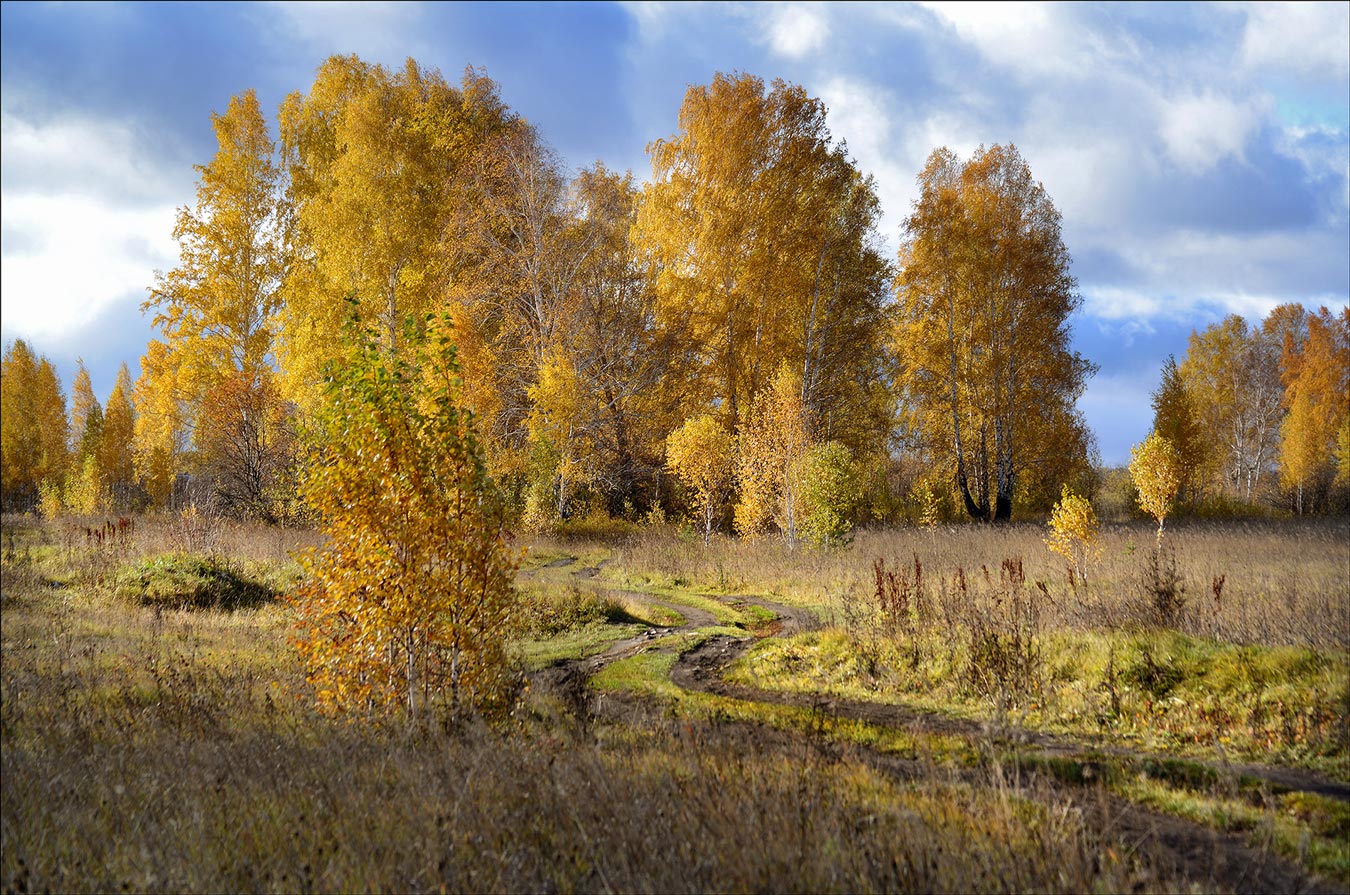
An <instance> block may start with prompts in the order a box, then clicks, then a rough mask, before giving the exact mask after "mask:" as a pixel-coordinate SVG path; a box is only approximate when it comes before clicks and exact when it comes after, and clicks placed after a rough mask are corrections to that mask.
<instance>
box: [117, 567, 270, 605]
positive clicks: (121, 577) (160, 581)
mask: <svg viewBox="0 0 1350 895" xmlns="http://www.w3.org/2000/svg"><path fill="white" fill-rule="evenodd" d="M114 593H116V594H117V596H119V597H122V598H123V599H129V600H134V601H136V602H138V603H142V604H145V605H147V606H159V607H162V608H165V609H224V610H235V609H251V608H255V607H257V606H261V605H262V604H264V603H266V602H268V601H269V600H271V599H272V598H273V596H274V595H275V594H274V591H272V590H271V589H269V588H268V587H267V586H266V585H265V584H263V583H262V582H259V581H256V580H254V579H252V578H247V577H244V576H243V575H241V574H240V573H239V572H238V571H236V570H235V569H234V568H232V567H230V566H228V565H225V564H223V563H220V562H218V561H216V560H213V559H208V558H204V557H200V556H191V555H188V554H184V553H169V554H165V555H162V556H156V557H154V558H153V559H147V560H144V561H142V562H140V563H137V564H136V565H134V566H132V567H130V568H127V569H123V570H122V571H121V572H120V573H119V574H118V575H117V577H116V580H115V583H114Z"/></svg>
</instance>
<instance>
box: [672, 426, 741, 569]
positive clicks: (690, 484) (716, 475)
mask: <svg viewBox="0 0 1350 895" xmlns="http://www.w3.org/2000/svg"><path fill="white" fill-rule="evenodd" d="M734 456H735V454H734V442H733V441H732V438H731V433H730V432H728V431H727V430H726V429H725V428H723V426H722V424H721V423H719V422H718V421H717V419H716V418H715V417H713V416H712V414H708V413H705V414H702V415H700V416H697V417H690V418H689V419H687V420H685V421H684V424H683V425H681V426H680V427H679V428H678V429H676V430H675V431H674V432H671V433H670V436H669V437H668V438H667V439H666V466H667V468H669V469H670V471H671V473H673V474H674V475H675V477H676V478H678V479H679V480H680V481H681V482H683V483H684V486H685V487H686V488H687V489H689V491H690V492H692V493H693V496H694V502H695V505H696V506H697V508H698V511H699V515H700V516H701V517H702V521H703V544H704V546H707V544H708V541H709V540H710V539H711V538H712V532H713V527H714V525H716V523H717V519H718V516H720V515H721V513H722V507H723V506H724V505H725V503H726V499H727V495H728V493H729V492H730V490H731V485H732V481H733V474H734V471H735V467H734V465H733V459H734Z"/></svg>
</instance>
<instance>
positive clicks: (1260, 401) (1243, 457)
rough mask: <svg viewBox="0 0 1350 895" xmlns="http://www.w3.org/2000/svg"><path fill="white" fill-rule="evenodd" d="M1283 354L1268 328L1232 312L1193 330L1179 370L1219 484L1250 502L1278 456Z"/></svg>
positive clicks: (1267, 476)
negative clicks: (1199, 330)
mask: <svg viewBox="0 0 1350 895" xmlns="http://www.w3.org/2000/svg"><path fill="white" fill-rule="evenodd" d="M1280 353H1281V345H1280V344H1278V343H1277V342H1276V340H1275V338H1274V336H1273V335H1272V334H1271V333H1270V332H1269V331H1267V330H1264V329H1262V328H1261V327H1249V326H1248V325H1247V321H1246V320H1244V319H1243V318H1242V317H1240V316H1238V315H1236V314H1232V315H1229V316H1228V317H1225V318H1224V319H1223V320H1222V321H1221V322H1219V323H1216V324H1214V325H1212V326H1209V327H1207V328H1206V329H1205V330H1203V331H1201V332H1198V333H1197V332H1193V333H1191V338H1190V342H1189V345H1188V347H1187V350H1186V356H1185V358H1183V360H1182V362H1181V366H1180V370H1179V371H1180V374H1181V380H1182V382H1183V384H1184V385H1185V388H1186V391H1187V393H1188V394H1189V395H1190V396H1191V398H1192V400H1193V401H1194V402H1195V409H1196V413H1197V416H1198V417H1199V420H1200V425H1201V427H1202V429H1203V431H1204V433H1205V437H1206V439H1207V440H1209V441H1210V443H1211V444H1212V446H1213V451H1212V456H1213V457H1214V461H1213V463H1214V465H1213V470H1212V472H1211V475H1212V477H1213V478H1214V480H1215V483H1216V484H1217V485H1218V486H1219V487H1221V488H1222V489H1223V490H1224V491H1226V492H1227V493H1228V494H1229V495H1230V496H1232V497H1235V498H1238V499H1240V500H1243V501H1245V502H1247V503H1251V502H1252V501H1253V500H1254V499H1255V498H1256V497H1257V496H1258V495H1259V493H1260V486H1261V484H1262V482H1263V481H1268V480H1269V473H1270V472H1271V469H1272V466H1273V463H1274V460H1275V458H1276V455H1277V446H1278V436H1279V428H1280V421H1281V418H1282V416H1283V408H1282V388H1281V385H1280Z"/></svg>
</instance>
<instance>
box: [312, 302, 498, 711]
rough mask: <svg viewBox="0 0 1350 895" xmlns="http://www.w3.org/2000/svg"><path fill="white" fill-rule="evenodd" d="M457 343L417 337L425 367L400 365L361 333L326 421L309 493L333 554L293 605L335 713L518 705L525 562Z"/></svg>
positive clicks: (323, 413) (411, 346)
mask: <svg viewBox="0 0 1350 895" xmlns="http://www.w3.org/2000/svg"><path fill="white" fill-rule="evenodd" d="M449 338H450V334H449V323H448V321H447V320H444V319H441V320H432V321H430V322H429V326H428V328H427V333H426V334H425V335H424V336H416V335H414V333H413V332H411V330H410V332H409V333H408V334H407V335H406V336H405V342H404V345H405V348H407V350H408V352H409V353H411V357H390V356H389V355H388V353H387V352H386V351H384V350H383V349H382V348H381V347H380V346H379V345H378V343H377V337H376V336H375V335H374V334H371V333H361V334H359V336H358V337H356V338H354V340H353V341H354V352H353V360H352V361H351V362H350V363H348V364H345V365H340V366H334V367H332V368H330V369H331V372H330V375H329V377H328V380H327V383H326V387H325V392H324V398H323V401H322V402H321V404H320V405H319V408H318V410H317V415H316V420H315V423H316V427H315V431H314V441H313V443H312V445H311V448H310V455H309V457H308V458H307V463H306V469H305V472H304V476H303V479H302V484H301V493H302V496H303V497H304V499H305V501H306V502H307V503H308V504H309V506H310V507H311V509H313V510H314V511H315V512H316V513H317V514H318V515H319V516H320V517H321V519H322V527H323V530H324V532H325V534H326V535H327V536H328V542H327V544H326V545H325V546H324V547H322V548H320V549H319V550H317V551H315V552H313V553H311V554H310V555H309V556H307V557H305V558H304V560H303V565H304V567H305V571H306V575H307V578H306V581H305V583H304V585H303V586H302V587H301V588H300V589H299V590H298V591H297V593H296V594H295V595H294V596H293V597H292V602H293V604H294V605H295V606H296V607H297V611H298V613H299V623H298V624H299V627H298V631H299V633H298V636H297V639H296V644H297V649H298V650H299V654H300V657H301V659H302V661H304V663H305V666H306V669H307V674H308V677H309V680H310V681H311V683H312V684H313V686H314V688H315V694H316V696H317V698H318V699H319V701H320V703H321V704H323V705H327V706H329V707H332V708H335V709H341V710H367V711H371V710H376V709H390V708H395V707H398V706H404V707H406V709H407V710H408V711H409V712H411V713H415V712H421V711H425V710H426V709H427V708H429V707H432V706H448V707H449V708H450V709H451V710H452V711H453V710H458V709H460V708H462V707H464V706H469V707H474V708H479V709H491V708H500V707H502V706H504V705H506V704H507V703H508V702H509V700H510V690H511V684H512V678H511V675H510V671H509V667H508V662H507V656H506V652H505V639H506V637H507V636H508V634H509V630H510V624H511V619H512V613H513V606H514V594H513V591H512V587H511V580H512V576H513V574H514V570H515V564H516V557H514V556H513V555H512V554H511V553H510V552H509V551H508V550H507V548H506V546H505V542H504V540H503V537H502V531H503V529H502V507H501V503H500V499H499V496H498V494H497V491H496V488H495V486H494V484H493V482H492V480H491V479H490V478H489V477H488V475H487V471H486V465H485V460H484V457H483V452H482V448H481V447H480V445H479V443H478V440H477V436H476V434H475V431H474V423H473V419H472V416H471V415H470V414H469V413H468V412H467V411H465V410H463V409H461V407H460V405H459V385H458V375H457V374H458V365H457V363H456V361H455V351H454V347H453V345H451V343H450V341H449Z"/></svg>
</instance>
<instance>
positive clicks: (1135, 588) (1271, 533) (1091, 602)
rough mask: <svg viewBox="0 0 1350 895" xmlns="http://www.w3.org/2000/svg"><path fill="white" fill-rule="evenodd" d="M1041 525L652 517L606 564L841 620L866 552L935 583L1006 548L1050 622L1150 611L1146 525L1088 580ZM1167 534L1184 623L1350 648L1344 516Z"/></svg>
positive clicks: (991, 566) (1200, 630) (1122, 528)
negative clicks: (714, 534) (815, 534)
mask: <svg viewBox="0 0 1350 895" xmlns="http://www.w3.org/2000/svg"><path fill="white" fill-rule="evenodd" d="M1045 532H1046V529H1045V528H1044V527H1043V526H1039V525H1032V524H1023V525H1012V526H1004V527H993V526H976V525H965V526H956V527H939V528H936V529H932V530H926V529H919V528H906V529H897V530H888V531H863V532H860V533H859V534H858V535H857V537H856V538H855V539H854V541H853V543H852V545H851V546H849V547H847V548H845V549H842V550H799V551H797V552H796V553H789V552H788V551H787V550H786V549H785V548H784V547H783V546H782V545H781V544H779V543H777V542H774V541H761V542H757V543H747V542H743V541H734V540H729V539H725V538H720V539H717V540H715V541H714V543H713V544H712V545H711V546H709V547H708V548H706V549H705V548H704V547H703V546H702V545H701V544H696V543H691V542H687V541H681V540H680V539H678V538H676V537H674V536H673V535H672V534H671V532H669V531H664V530H660V529H654V530H650V531H648V532H645V533H643V534H641V535H638V536H635V537H632V538H629V539H627V540H626V541H625V542H624V543H623V544H622V545H621V546H619V547H617V548H615V549H614V551H613V557H612V559H611V561H610V564H609V565H608V566H607V567H606V574H607V575H609V576H611V577H617V578H620V579H622V580H624V581H628V582H631V583H635V584H643V585H647V584H655V585H662V586H671V585H679V586H684V587H688V588H691V589H698V590H706V591H708V592H711V593H748V594H754V593H759V594H765V595H773V596H775V597H776V598H779V599H783V600H788V601H792V602H797V603H801V604H803V605H807V606H811V607H814V608H816V609H817V610H818V611H820V612H822V613H826V614H832V615H833V617H834V620H836V621H842V618H840V617H839V612H840V610H841V607H843V606H845V605H847V604H849V603H858V602H861V601H864V600H866V599H867V598H868V596H869V594H870V593H871V591H872V590H873V589H874V586H875V583H874V579H873V571H872V564H873V562H874V561H875V560H876V559H884V560H885V561H886V562H887V563H888V565H889V566H890V568H892V569H898V568H902V567H912V566H913V563H914V560H915V559H916V558H917V559H918V561H919V564H920V566H921V567H922V569H923V573H924V575H925V576H926V578H927V582H928V585H929V589H930V591H931V592H933V593H935V594H936V593H938V592H939V591H940V590H941V589H942V587H944V586H946V587H947V588H949V589H953V588H956V587H957V584H956V579H957V577H958V575H961V576H964V577H965V578H966V579H967V580H968V581H975V580H977V579H982V578H983V577H984V575H985V573H986V572H988V573H989V575H990V576H991V577H995V578H996V577H997V575H998V571H999V567H1000V565H1001V563H1002V562H1003V560H1005V559H1016V560H1018V561H1020V562H1021V564H1022V567H1023V570H1024V574H1025V577H1026V580H1027V582H1028V583H1029V584H1033V585H1034V584H1035V583H1036V582H1041V583H1043V584H1044V585H1045V587H1046V589H1047V590H1048V593H1049V596H1050V598H1051V599H1049V600H1047V601H1046V603H1047V610H1046V611H1047V613H1048V614H1047V615H1046V617H1045V624H1046V625H1047V627H1049V628H1069V629H1073V630H1092V629H1103V628H1114V627H1122V626H1128V625H1131V624H1140V623H1144V622H1147V621H1148V614H1149V612H1150V605H1149V604H1150V602H1151V599H1150V597H1149V596H1148V595H1147V594H1144V593H1142V590H1141V584H1142V582H1143V579H1144V577H1145V572H1146V568H1147V566H1148V563H1149V558H1150V553H1151V551H1152V547H1153V543H1154V538H1153V533H1152V530H1151V527H1150V526H1148V525H1145V524H1130V525H1114V526H1108V527H1106V529H1105V530H1104V531H1103V533H1102V556H1101V559H1100V560H1098V561H1097V562H1096V563H1094V564H1093V565H1092V567H1091V569H1090V571H1089V576H1090V580H1089V581H1088V582H1087V583H1086V584H1085V583H1083V582H1081V581H1077V580H1076V578H1071V576H1070V574H1069V569H1068V567H1067V564H1066V563H1065V561H1064V560H1063V558H1062V557H1059V556H1056V555H1055V554H1053V553H1051V552H1050V551H1049V550H1048V549H1047V548H1046V546H1045V544H1044V541H1043V538H1044V535H1045ZM1165 544H1166V547H1167V549H1168V550H1169V551H1171V552H1173V554H1174V555H1175V556H1176V558H1177V565H1178V571H1179V574H1180V577H1181V580H1182V582H1183V583H1184V585H1185V589H1186V590H1185V605H1184V606H1183V607H1182V609H1181V611H1180V612H1179V614H1178V617H1177V619H1176V625H1177V627H1178V628H1179V630H1181V631H1182V632H1184V633H1189V634H1193V635H1195V636H1201V637H1208V638H1213V639H1216V640H1221V641H1224V642H1229V643H1241V644H1262V645H1268V646H1306V647H1312V648H1318V649H1341V650H1345V649H1350V519H1347V518H1334V519H1318V520H1309V521H1303V520H1283V521H1269V522H1237V523H1217V522H1195V523H1190V524H1186V525H1176V526H1174V527H1173V528H1171V529H1169V532H1168V534H1167V537H1166V539H1165ZM1220 582H1221V583H1220ZM1216 585H1217V586H1218V593H1217V594H1216V593H1215V589H1216Z"/></svg>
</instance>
